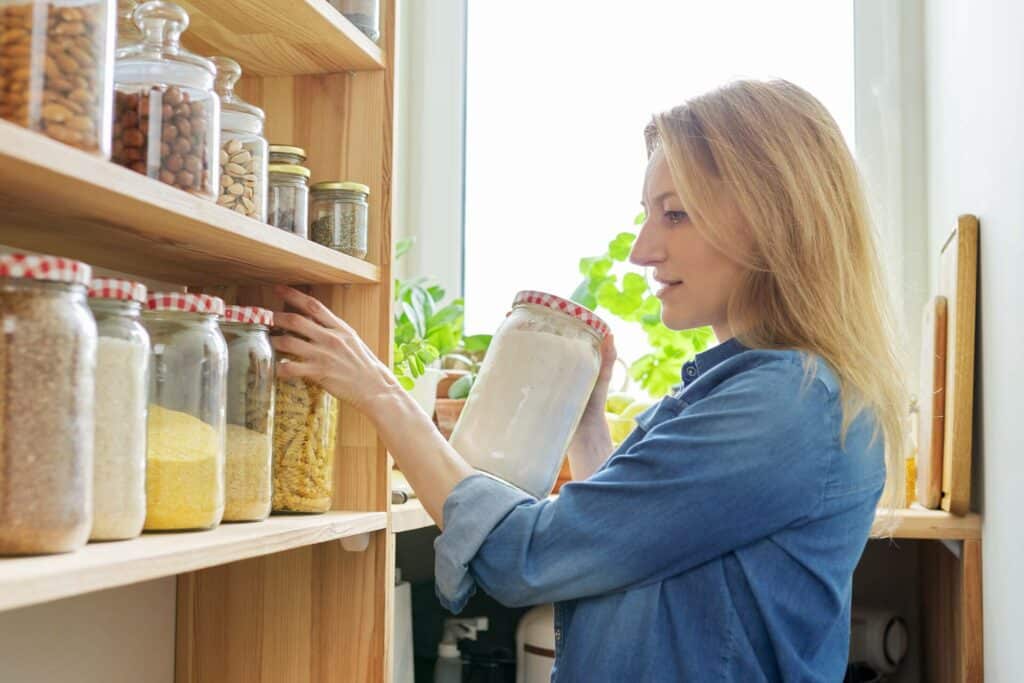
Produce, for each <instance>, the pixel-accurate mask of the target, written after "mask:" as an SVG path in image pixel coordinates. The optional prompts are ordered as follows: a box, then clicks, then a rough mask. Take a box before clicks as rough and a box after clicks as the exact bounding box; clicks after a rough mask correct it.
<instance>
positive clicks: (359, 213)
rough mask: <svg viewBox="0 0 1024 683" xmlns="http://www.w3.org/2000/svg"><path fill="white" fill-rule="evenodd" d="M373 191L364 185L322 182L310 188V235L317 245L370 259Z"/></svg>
mask: <svg viewBox="0 0 1024 683" xmlns="http://www.w3.org/2000/svg"><path fill="white" fill-rule="evenodd" d="M369 196H370V188H369V187H367V186H366V185H363V184H361V183H348V182H337V181H331V182H322V183H317V184H315V185H313V186H312V187H311V188H310V200H309V218H310V224H309V234H310V239H312V240H313V241H314V242H316V243H317V244H322V245H324V246H325V247H330V248H331V249H334V250H335V251H340V252H343V253H345V254H348V255H349V256H355V257H356V258H366V251H367V248H366V241H367V220H368V213H369V204H368V203H367V201H366V200H367V197H369Z"/></svg>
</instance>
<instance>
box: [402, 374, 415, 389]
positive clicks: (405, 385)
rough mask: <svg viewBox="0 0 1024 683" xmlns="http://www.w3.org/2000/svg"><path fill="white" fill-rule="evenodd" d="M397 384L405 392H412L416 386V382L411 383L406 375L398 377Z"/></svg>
mask: <svg viewBox="0 0 1024 683" xmlns="http://www.w3.org/2000/svg"><path fill="white" fill-rule="evenodd" d="M398 383H399V384H401V385H402V388H403V389H405V390H406V391H412V390H413V388H414V387H415V386H416V382H413V381H412V379H411V378H410V377H409V376H408V375H399V376H398Z"/></svg>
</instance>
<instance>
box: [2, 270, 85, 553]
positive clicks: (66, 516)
mask: <svg viewBox="0 0 1024 683" xmlns="http://www.w3.org/2000/svg"><path fill="white" fill-rule="evenodd" d="M90 274H91V269H90V268H89V266H87V265H86V264H84V263H80V262H78V261H71V260H69V259H64V258H58V257H54V256H35V255H28V254H7V255H4V256H0V325H2V327H3V330H4V334H3V335H0V554H3V555H28V554H37V553H59V552H68V551H71V550H75V549H77V548H80V547H81V546H83V545H85V543H86V541H87V540H88V539H89V529H90V527H91V525H92V466H93V463H92V455H93V400H94V398H95V394H94V389H93V379H94V377H95V372H96V323H95V322H93V318H92V314H90V313H89V308H88V306H87V305H86V285H87V284H88V283H89V277H90Z"/></svg>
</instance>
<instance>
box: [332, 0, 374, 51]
mask: <svg viewBox="0 0 1024 683" xmlns="http://www.w3.org/2000/svg"><path fill="white" fill-rule="evenodd" d="M331 4H332V5H334V6H335V7H337V8H338V11H339V12H341V13H342V14H344V15H345V18H346V19H348V20H349V21H351V22H352V23H353V24H355V27H356V28H357V29H359V30H360V31H362V32H363V33H364V34H365V35H366V37H367V38H369V39H370V40H372V41H373V42H375V43H376V42H377V39H378V38H380V0H331Z"/></svg>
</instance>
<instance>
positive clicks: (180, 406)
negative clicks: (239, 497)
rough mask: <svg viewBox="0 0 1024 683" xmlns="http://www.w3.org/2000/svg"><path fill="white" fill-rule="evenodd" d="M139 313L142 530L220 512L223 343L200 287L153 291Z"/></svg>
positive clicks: (205, 522) (215, 311)
mask: <svg viewBox="0 0 1024 683" xmlns="http://www.w3.org/2000/svg"><path fill="white" fill-rule="evenodd" d="M146 307H147V310H146V313H145V314H143V316H142V320H143V323H144V324H145V326H146V330H147V331H148V332H149V336H150V339H151V341H152V346H153V352H152V354H151V360H150V371H151V378H150V382H149V421H148V430H147V437H148V438H147V444H146V526H145V528H146V529H147V530H168V529H206V528H210V527H213V526H216V525H217V524H219V523H220V521H221V518H222V517H223V515H224V434H225V423H224V421H225V411H226V405H227V404H226V400H227V393H226V388H227V375H228V349H227V344H226V343H225V342H224V335H223V334H221V331H220V326H219V325H218V318H219V317H220V316H221V315H223V314H224V302H223V301H222V300H221V299H219V298H217V297H214V296H209V295H206V294H182V293H178V292H157V293H153V294H150V295H149V296H148V297H147V303H146Z"/></svg>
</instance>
